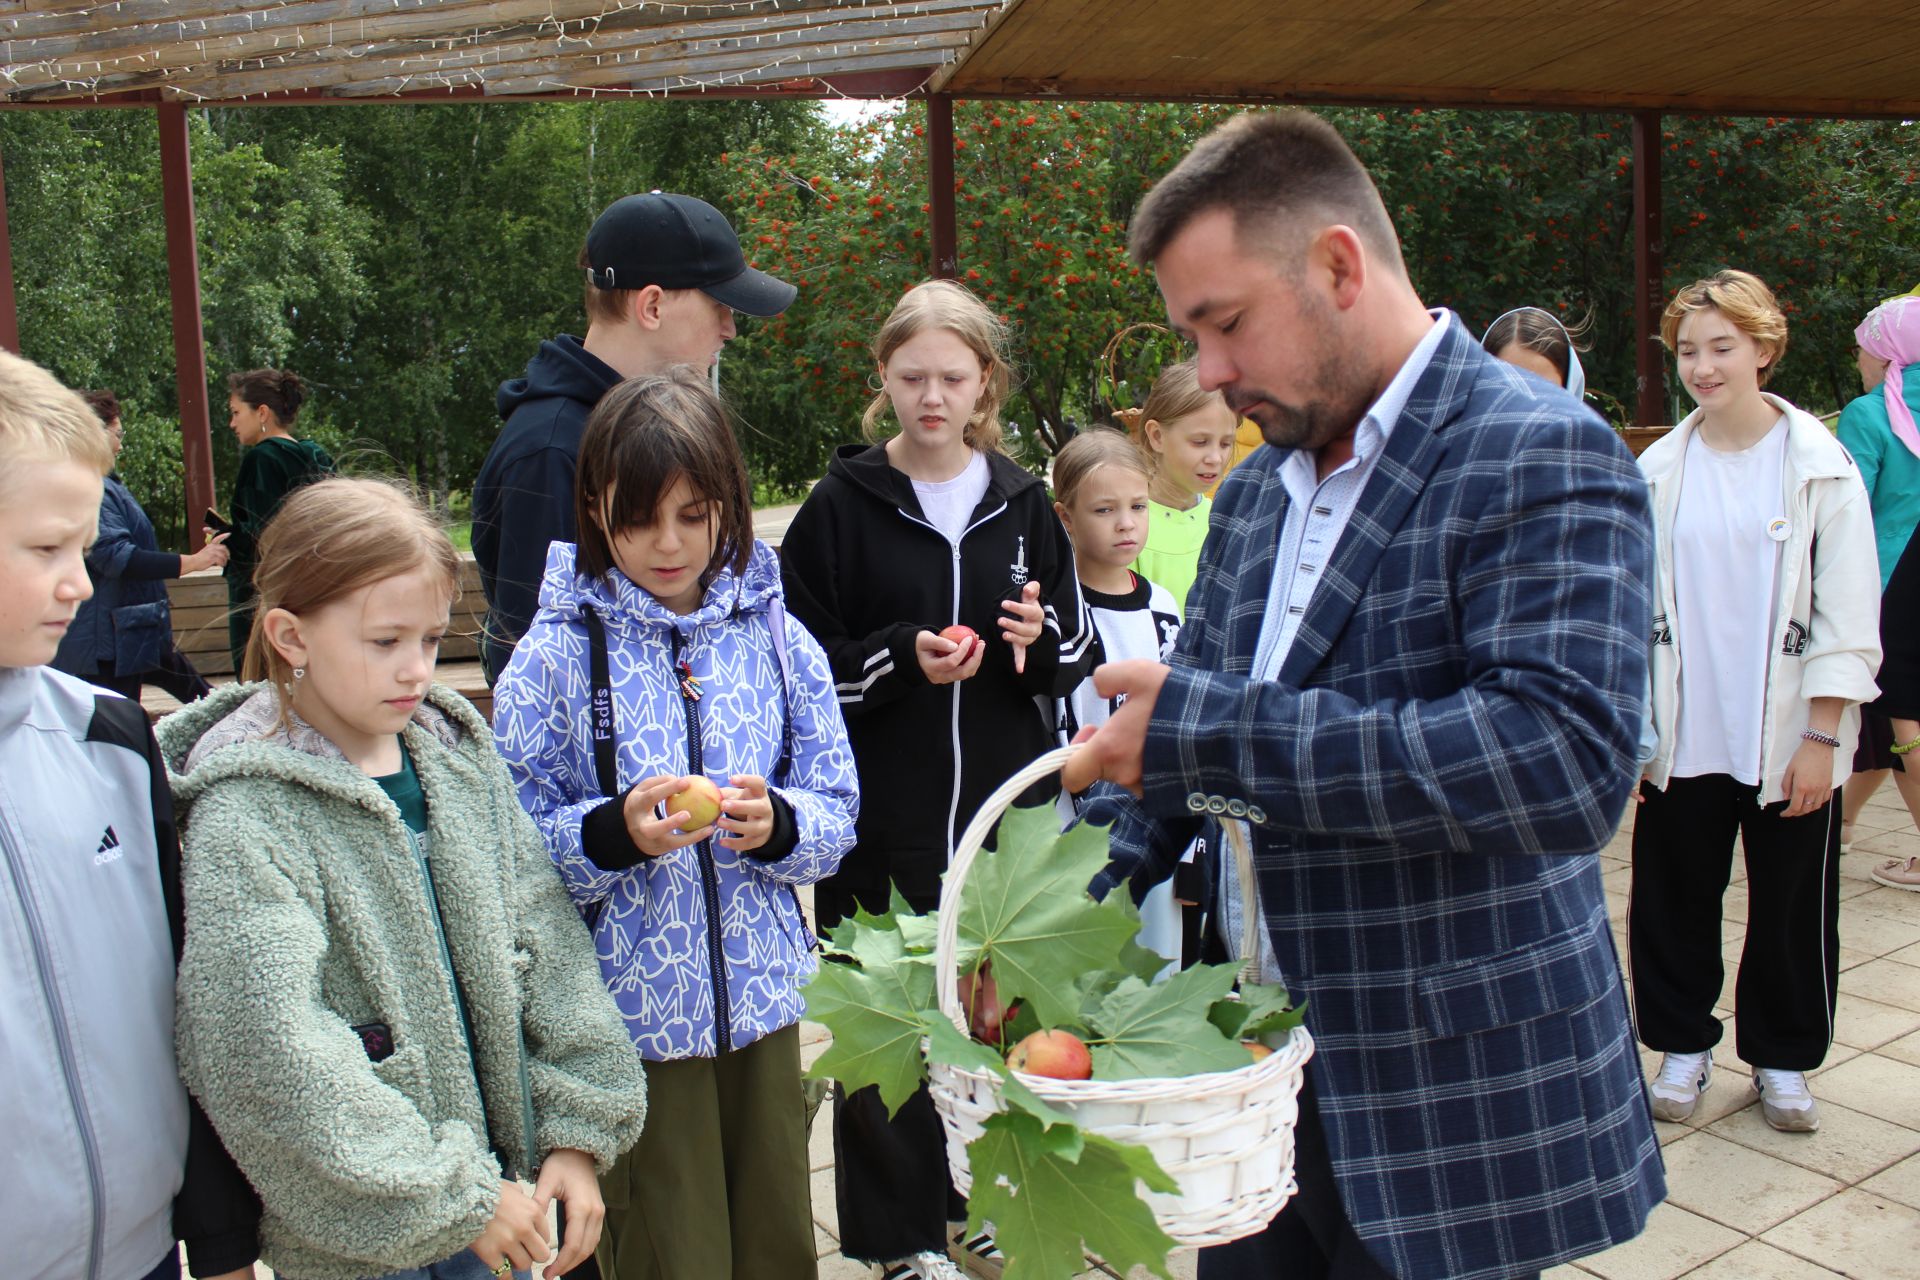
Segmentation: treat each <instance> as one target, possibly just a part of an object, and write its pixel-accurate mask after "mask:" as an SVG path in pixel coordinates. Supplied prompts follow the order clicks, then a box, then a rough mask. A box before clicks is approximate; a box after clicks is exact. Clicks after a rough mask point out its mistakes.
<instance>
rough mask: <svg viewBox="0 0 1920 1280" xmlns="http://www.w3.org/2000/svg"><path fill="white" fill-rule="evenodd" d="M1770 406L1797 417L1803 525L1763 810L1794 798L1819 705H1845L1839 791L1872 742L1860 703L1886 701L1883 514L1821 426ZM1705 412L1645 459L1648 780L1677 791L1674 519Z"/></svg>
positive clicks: (1781, 597) (1771, 706)
mask: <svg viewBox="0 0 1920 1280" xmlns="http://www.w3.org/2000/svg"><path fill="white" fill-rule="evenodd" d="M1762 395H1763V398H1764V399H1765V400H1766V401H1767V403H1768V404H1771V405H1772V406H1773V407H1774V408H1776V409H1778V410H1779V411H1780V412H1781V413H1784V414H1785V415H1786V416H1787V460H1786V466H1785V468H1784V469H1783V472H1784V483H1783V485H1782V488H1783V493H1782V494H1781V514H1782V515H1784V516H1785V517H1786V518H1787V519H1788V520H1789V521H1790V522H1791V524H1792V529H1791V531H1790V532H1789V533H1788V535H1787V538H1786V540H1785V542H1784V543H1783V544H1782V546H1781V561H1780V574H1779V580H1780V589H1779V593H1778V595H1777V596H1776V597H1775V600H1774V606H1773V636H1774V642H1773V643H1772V644H1771V645H1770V646H1769V656H1768V659H1767V708H1766V716H1765V718H1764V720H1763V721H1762V724H1761V730H1760V758H1761V760H1762V761H1764V762H1765V772H1764V774H1763V776H1762V777H1761V780H1760V799H1761V803H1762V804H1771V803H1773V802H1775V801H1777V800H1780V799H1782V798H1783V791H1782V785H1783V780H1784V778H1785V775H1786V771H1787V764H1788V762H1789V761H1790V760H1792V759H1793V753H1794V752H1795V751H1796V750H1798V749H1799V747H1800V741H1801V739H1800V732H1801V730H1803V729H1805V728H1806V727H1807V716H1808V711H1809V702H1810V700H1811V699H1814V698H1823V697H1830V698H1842V699H1845V701H1846V703H1847V706H1846V709H1845V710H1844V711H1843V712H1842V713H1841V716H1840V728H1839V731H1838V736H1839V738H1840V746H1839V749H1838V750H1836V751H1835V752H1834V753H1833V785H1834V786H1836V787H1837V786H1839V785H1840V784H1841V783H1843V782H1845V781H1846V779H1847V775H1848V774H1849V773H1851V772H1852V771H1853V752H1854V748H1855V746H1856V745H1857V744H1858V741H1859V736H1860V705H1859V704H1861V703H1863V702H1871V701H1872V700H1873V699H1874V698H1875V697H1877V696H1878V695H1879V692H1880V690H1879V688H1878V687H1877V686H1876V685H1875V684H1874V682H1873V677H1874V675H1875V673H1877V672H1878V671H1879V670H1880V571H1879V563H1878V560H1877V559H1876V552H1875V550H1874V541H1873V516H1872V513H1871V512H1870V511H1869V510H1868V508H1867V490H1866V486H1865V484H1864V483H1862V481H1861V479H1860V471H1859V468H1857V467H1856V466H1854V462H1853V458H1852V457H1851V456H1849V455H1848V453H1847V451H1846V450H1845V449H1844V448H1842V447H1841V445H1840V442H1839V441H1838V440H1836V439H1834V437H1833V433H1832V432H1830V431H1828V430H1827V429H1826V427H1825V426H1824V425H1823V424H1822V423H1821V422H1820V420H1819V419H1817V418H1815V417H1813V416H1812V415H1811V414H1808V413H1806V412H1804V411H1802V410H1800V409H1797V408H1795V407H1794V406H1793V405H1791V404H1788V403H1787V402H1786V401H1785V400H1782V399H1781V398H1780V397H1778V396H1775V395H1767V394H1765V393H1762ZM1699 425H1700V411H1699V410H1697V409H1696V410H1694V412H1692V413H1691V414H1689V415H1687V417H1686V419H1685V420H1684V421H1683V422H1681V423H1680V425H1679V426H1677V427H1675V428H1674V429H1673V430H1672V431H1670V432H1668V433H1667V434H1666V435H1665V436H1664V437H1662V438H1661V439H1660V440H1658V441H1656V442H1655V443H1654V444H1653V445H1652V446H1651V447H1650V448H1648V450H1647V451H1646V452H1645V453H1644V454H1642V455H1641V457H1640V470H1641V471H1642V472H1643V473H1645V475H1646V477H1647V485H1648V487H1649V488H1650V489H1651V490H1652V492H1653V520H1654V545H1655V550H1656V554H1657V558H1658V563H1657V565H1656V567H1655V570H1654V578H1655V583H1654V597H1653V600H1654V603H1653V612H1654V617H1653V662H1652V677H1653V724H1654V729H1655V730H1656V731H1657V732H1658V734H1659V745H1658V746H1657V747H1656V748H1655V750H1654V755H1653V759H1652V760H1651V761H1650V762H1649V763H1648V764H1647V766H1646V770H1645V775H1646V777H1647V779H1648V781H1650V782H1652V783H1653V785H1654V786H1655V787H1657V788H1660V789H1663V790H1664V789H1665V787H1666V785H1667V778H1668V775H1669V774H1670V772H1671V770H1672V768H1673V747H1674V717H1675V714H1676V712H1677V711H1678V709H1679V704H1680V649H1679V646H1678V645H1677V644H1676V643H1675V641H1674V631H1675V627H1674V620H1675V616H1676V614H1675V609H1674V594H1673V520H1674V513H1675V511H1676V510H1677V509H1678V506H1679V501H1680V491H1681V473H1682V471H1683V470H1684V469H1685V460H1686V456H1687V442H1688V441H1689V440H1691V439H1692V438H1693V433H1694V430H1695V429H1696V428H1697V427H1698V426H1699Z"/></svg>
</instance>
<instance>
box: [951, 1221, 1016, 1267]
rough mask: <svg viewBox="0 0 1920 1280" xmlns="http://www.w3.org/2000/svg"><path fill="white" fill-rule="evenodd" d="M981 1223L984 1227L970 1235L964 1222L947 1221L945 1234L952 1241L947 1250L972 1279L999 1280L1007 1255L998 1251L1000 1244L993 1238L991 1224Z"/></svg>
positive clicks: (1005, 1264) (1005, 1265)
mask: <svg viewBox="0 0 1920 1280" xmlns="http://www.w3.org/2000/svg"><path fill="white" fill-rule="evenodd" d="M983 1225H984V1227H985V1229H984V1230H983V1231H981V1232H980V1234H979V1235H976V1236H970V1235H968V1234H967V1224H966V1223H964V1222H949V1223H948V1224H947V1234H948V1235H949V1236H950V1237H951V1239H952V1241H953V1243H952V1245H951V1246H949V1252H950V1253H951V1255H952V1257H953V1260H954V1261H955V1262H957V1263H959V1264H960V1268H961V1270H963V1271H965V1272H966V1273H967V1274H968V1275H970V1276H973V1277H974V1280H1000V1277H1001V1276H1002V1275H1003V1274H1005V1272H1006V1269H1007V1255H1006V1254H1004V1253H1002V1252H1000V1245H999V1243H998V1242H997V1241H995V1240H994V1238H993V1224H992V1223H991V1222H988V1223H985V1224H983Z"/></svg>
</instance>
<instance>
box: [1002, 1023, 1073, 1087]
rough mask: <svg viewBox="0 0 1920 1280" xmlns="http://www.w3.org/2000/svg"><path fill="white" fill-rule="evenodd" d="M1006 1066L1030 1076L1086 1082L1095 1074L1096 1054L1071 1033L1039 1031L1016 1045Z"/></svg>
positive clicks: (1009, 1055)
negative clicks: (1094, 1060)
mask: <svg viewBox="0 0 1920 1280" xmlns="http://www.w3.org/2000/svg"><path fill="white" fill-rule="evenodd" d="M1007 1065H1008V1066H1010V1067H1012V1068H1013V1069H1014V1070H1015V1071H1024V1072H1026V1073H1027V1074H1029V1075H1036V1076H1050V1077H1052V1078H1053V1079H1055V1080H1085V1079H1087V1078H1088V1077H1089V1076H1091V1075H1092V1074H1093V1055H1091V1054H1089V1053H1088V1052H1087V1046H1086V1045H1085V1044H1084V1043H1083V1042H1082V1041H1081V1039H1080V1037H1079V1036H1076V1035H1074V1034H1073V1032H1071V1031H1036V1032H1034V1033H1033V1034H1032V1035H1030V1036H1028V1037H1027V1038H1026V1039H1025V1040H1022V1041H1021V1042H1020V1043H1019V1044H1017V1045H1015V1046H1013V1049H1012V1051H1011V1052H1010V1053H1008V1054H1007Z"/></svg>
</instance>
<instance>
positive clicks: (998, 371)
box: [781, 281, 1094, 1277]
mask: <svg viewBox="0 0 1920 1280" xmlns="http://www.w3.org/2000/svg"><path fill="white" fill-rule="evenodd" d="M873 353H874V357H875V359H876V360H877V361H878V362H879V371H880V377H881V380H882V383H883V386H882V389H881V391H880V393H879V394H878V395H876V396H875V397H874V400H873V403H872V404H870V405H869V406H868V407H867V413H866V419H865V425H866V428H867V432H868V435H869V436H870V437H871V436H872V435H873V434H874V429H875V427H876V426H877V425H878V423H879V422H880V420H881V418H882V417H883V415H884V414H885V413H886V412H887V410H888V409H891V410H892V412H893V415H894V417H895V418H896V419H897V425H898V427H899V433H898V434H896V435H894V436H893V437H892V438H890V439H888V440H887V441H886V442H885V443H883V444H873V445H847V446H844V447H842V448H841V449H840V450H838V451H837V453H836V455H835V456H834V459H833V461H832V463H831V464H830V465H829V466H828V468H827V474H826V476H825V478H824V479H822V480H821V481H820V483H819V484H818V485H816V486H815V487H814V490H813V492H812V493H811V494H810V495H809V496H808V498H807V500H806V502H805V504H803V505H802V506H801V508H800V511H799V514H798V515H796V516H795V517H794V521H793V525H792V527H791V528H790V529H789V530H788V531H787V536H786V540H785V543H784V545H783V547H782V549H781V550H782V555H783V557H784V562H785V566H784V568H785V573H784V576H785V586H786V595H787V601H788V606H789V608H790V609H791V610H792V612H793V614H794V616H795V617H797V618H799V619H800V621H801V622H803V623H804V624H806V627H807V629H808V630H809V631H811V632H812V633H813V634H814V635H815V636H816V637H818V638H819V641H820V643H821V645H822V646H824V648H825V649H826V652H827V657H828V660H829V661H830V662H831V663H832V666H833V673H834V680H835V683H836V685H837V686H838V692H839V695H840V708H841V711H842V712H843V713H844V714H845V716H846V720H847V730H848V733H849V735H850V737H851V738H852V740H853V750H854V758H855V761H856V763H857V765H858V767H859V771H860V791H861V806H860V819H859V825H858V829H857V830H858V836H857V843H856V845H855V846H854V849H853V851H852V852H850V853H849V854H847V856H846V858H845V859H844V860H843V861H842V862H841V864H840V869H839V870H838V871H837V872H835V874H834V875H832V876H831V877H829V878H828V879H826V880H824V881H822V882H821V883H820V884H819V885H817V886H816V888H815V891H814V892H815V899H814V901H815V906H816V909H817V911H818V914H819V923H820V927H821V928H823V929H825V928H830V927H831V926H832V925H834V924H836V923H838V922H839V920H841V919H842V918H843V917H845V916H848V915H851V914H852V913H853V911H854V909H855V908H856V907H864V908H865V909H867V910H868V911H873V912H881V911H884V910H886V907H887V902H888V899H889V892H890V888H891V887H897V888H898V889H899V890H900V892H901V894H902V895H903V896H904V897H905V898H906V900H907V902H908V904H909V905H911V906H912V907H913V909H914V910H916V911H928V910H931V909H932V908H933V906H934V905H935V903H936V902H937V900H938V898H939V892H940V876H941V873H942V872H944V871H945V870H946V866H947V859H948V856H949V854H950V853H951V851H952V848H953V842H954V841H955V839H957V838H958V836H959V834H960V832H961V831H962V830H963V829H964V828H965V827H966V825H967V823H968V822H969V821H970V820H971V819H972V817H973V815H974V813H975V811H976V810H978V808H979V807H980V803H981V802H982V801H983V800H985V799H986V797H987V795H988V794H989V793H990V792H992V791H993V789H994V788H995V787H997V786H999V785H1000V783H1001V782H1003V781H1005V780H1006V778H1007V777H1008V776H1009V775H1011V774H1012V773H1013V772H1014V771H1015V770H1016V769H1018V768H1019V767H1020V766H1021V765H1023V764H1025V763H1026V762H1027V761H1029V760H1031V759H1032V758H1033V757H1035V756H1037V755H1039V754H1040V753H1041V752H1043V751H1045V750H1047V748H1048V747H1050V746H1051V745H1053V743H1052V740H1051V718H1050V711H1049V710H1048V709H1049V708H1050V707H1051V705H1052V700H1053V699H1054V698H1056V697H1059V696H1062V695H1064V694H1066V693H1067V692H1069V691H1071V690H1072V689H1073V688H1074V687H1075V686H1076V685H1077V684H1078V683H1079V682H1080V680H1081V679H1082V678H1083V677H1084V676H1085V675H1086V673H1087V668H1088V665H1089V662H1090V659H1091V656H1092V651H1093V647H1094V646H1093V643H1092V640H1093V629H1092V626H1091V624H1090V623H1089V621H1088V619H1087V615H1086V611H1085V609H1084V607H1083V606H1082V603H1081V600H1080V592H1079V586H1078V583H1077V581H1076V579H1075V574H1074V565H1073V548H1072V546H1071V544H1070V543H1069V542H1068V541H1067V535H1066V531H1065V530H1064V529H1063V528H1062V527H1061V525H1060V521H1059V518H1058V517H1057V516H1055V515H1054V512H1053V508H1052V505H1051V503H1050V502H1049V501H1048V498H1047V492H1046V487H1045V486H1044V485H1043V484H1041V482H1040V481H1039V480H1038V479H1036V478H1035V477H1033V476H1032V475H1030V474H1028V473H1027V472H1026V471H1024V470H1022V469H1021V468H1020V467H1019V466H1018V465H1016V464H1015V463H1014V462H1013V461H1012V460H1011V459H1009V458H1007V457H1006V456H1005V455H1004V454H1002V453H1001V452H1000V450H999V444H1000V422H999V413H1000V408H1001V406H1002V405H1003V404H1004V403H1005V401H1006V396H1007V392H1008V386H1009V372H1008V365H1007V360H1006V356H1005V354H1004V353H1005V327H1004V326H1003V325H1002V324H1001V322H1000V321H999V320H998V319H996V318H995V317H994V316H993V314H992V313H991V312H990V311H989V310H988V309H987V307H986V306H985V304H983V303H982V302H981V301H980V300H979V299H978V298H976V297H974V295H973V294H971V293H969V292H967V290H966V289H964V288H963V287H961V286H960V285H957V284H954V283H952V282H951V281H932V282H929V283H927V284H922V285H920V286H918V287H917V288H915V289H912V290H910V291H909V292H908V293H907V294H906V295H905V296H903V297H902V298H901V300H900V302H899V305H897V306H896V307H895V308H894V309H893V314H892V315H890V316H889V317H888V318H887V321H886V323H885V324H884V325H883V326H882V327H881V329H880V333H879V335H878V336H877V337H876V338H875V339H874V343H873ZM956 624H957V625H960V626H964V627H967V628H970V629H971V630H972V631H973V632H974V633H975V637H974V638H971V639H965V638H963V639H960V640H957V641H956V640H953V639H949V638H946V637H944V636H942V635H941V634H940V633H941V631H942V630H944V629H946V628H948V627H950V626H953V625H956ZM834 1155H835V1161H836V1164H837V1166H838V1170H837V1185H838V1198H839V1210H840V1226H841V1231H842V1239H841V1245H842V1250H843V1252H844V1253H845V1255H846V1256H847V1257H849V1258H855V1259H861V1260H866V1261H870V1262H877V1263H879V1264H881V1274H882V1275H884V1276H888V1277H913V1276H941V1275H950V1274H952V1272H951V1271H950V1270H949V1271H945V1272H943V1271H941V1270H939V1269H938V1267H939V1266H940V1264H941V1263H942V1262H943V1261H944V1253H945V1249H946V1245H947V1226H946V1224H947V1223H948V1221H949V1220H954V1219H958V1218H962V1217H964V1216H965V1213H964V1210H963V1208H962V1205H963V1204H964V1202H963V1201H961V1200H960V1199H959V1198H958V1196H957V1195H955V1194H954V1193H953V1192H952V1189H951V1188H950V1187H949V1185H948V1181H947V1171H946V1155H945V1145H944V1139H943V1137H942V1136H941V1132H940V1123H939V1120H938V1118H937V1117H936V1116H935V1114H934V1111H933V1106H932V1103H931V1101H930V1100H929V1099H928V1097H927V1096H926V1093H925V1091H924V1090H922V1091H921V1092H920V1093H919V1094H917V1095H916V1096H915V1097H914V1098H912V1099H910V1100H909V1101H908V1102H907V1103H906V1105H905V1106H903V1107H902V1108H901V1110H900V1111H899V1113H898V1114H897V1115H896V1116H895V1117H894V1118H893V1119H891V1120H889V1119H888V1117H887V1114H886V1109H885V1108H884V1106H882V1105H881V1103H880V1101H879V1099H878V1097H877V1095H875V1094H874V1091H873V1090H871V1089H868V1090H864V1091H862V1092H860V1093H857V1094H855V1095H853V1096H852V1097H851V1098H841V1099H840V1100H839V1105H837V1106H836V1108H835V1111H834ZM982 1247H983V1248H986V1247H989V1246H982ZM948 1265H949V1266H950V1264H948Z"/></svg>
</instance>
